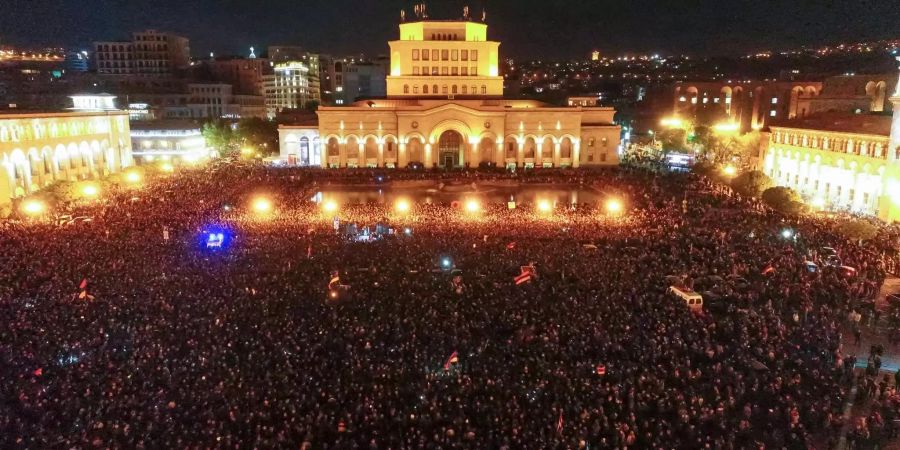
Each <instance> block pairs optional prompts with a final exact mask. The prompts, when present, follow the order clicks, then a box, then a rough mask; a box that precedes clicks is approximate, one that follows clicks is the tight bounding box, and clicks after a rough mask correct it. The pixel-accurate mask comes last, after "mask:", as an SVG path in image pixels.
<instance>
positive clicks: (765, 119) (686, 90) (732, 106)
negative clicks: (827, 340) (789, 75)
mask: <svg viewBox="0 0 900 450" xmlns="http://www.w3.org/2000/svg"><path fill="white" fill-rule="evenodd" d="M821 90H822V83H821V82H811V81H810V82H799V81H762V82H760V81H723V82H715V81H707V82H687V81H685V82H678V83H676V84H675V89H674V107H673V111H672V114H673V115H674V116H677V117H694V115H696V113H697V110H698V109H707V108H720V109H721V110H722V112H723V113H724V114H725V115H726V116H727V118H728V119H729V120H731V121H734V122H736V123H738V124H740V129H741V131H750V130H759V129H761V128H763V127H765V126H766V125H768V124H770V123H774V122H780V121H783V120H786V119H792V118H794V117H798V116H803V115H805V114H806V111H804V110H802V109H799V105H800V104H801V103H802V102H803V101H804V100H807V99H809V98H814V97H816V96H818V95H819V93H820V92H821Z"/></svg>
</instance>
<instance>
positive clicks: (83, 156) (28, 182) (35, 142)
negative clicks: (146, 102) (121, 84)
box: [0, 111, 132, 209]
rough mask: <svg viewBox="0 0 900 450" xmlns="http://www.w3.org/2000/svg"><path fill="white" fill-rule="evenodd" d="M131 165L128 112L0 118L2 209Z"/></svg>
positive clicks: (29, 114)
mask: <svg viewBox="0 0 900 450" xmlns="http://www.w3.org/2000/svg"><path fill="white" fill-rule="evenodd" d="M130 165H132V157H131V139H130V137H129V123H128V113H127V112H126V111H102V112H100V111H94V112H54V113H17V114H0V209H4V207H8V206H9V205H10V204H11V203H12V201H13V200H14V199H15V198H18V197H23V196H25V195H28V194H30V193H32V192H34V191H36V190H38V189H40V188H42V187H45V186H48V185H50V184H51V183H53V182H54V181H57V180H84V179H89V178H96V177H100V176H103V175H107V174H110V173H114V172H118V171H120V170H121V169H123V168H125V167H128V166H130Z"/></svg>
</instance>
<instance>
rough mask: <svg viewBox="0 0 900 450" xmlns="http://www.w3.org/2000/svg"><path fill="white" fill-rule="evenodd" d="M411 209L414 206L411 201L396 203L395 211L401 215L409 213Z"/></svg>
mask: <svg viewBox="0 0 900 450" xmlns="http://www.w3.org/2000/svg"><path fill="white" fill-rule="evenodd" d="M411 208H412V205H410V203H409V200H406V199H400V200H397V202H396V203H394V209H395V210H396V211H397V212H398V213H401V214H406V213H408V212H409V210H410V209H411Z"/></svg>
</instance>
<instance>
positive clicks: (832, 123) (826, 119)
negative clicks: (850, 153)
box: [772, 112, 891, 136]
mask: <svg viewBox="0 0 900 450" xmlns="http://www.w3.org/2000/svg"><path fill="white" fill-rule="evenodd" d="M772 127H776V128H777V127H784V128H800V129H805V130H821V131H833V132H838V133H856V134H871V135H877V136H890V135H891V116H890V115H885V114H851V113H839V112H824V113H819V114H814V115H811V116H807V117H803V118H799V119H792V120H787V121H783V122H779V123H774V124H772Z"/></svg>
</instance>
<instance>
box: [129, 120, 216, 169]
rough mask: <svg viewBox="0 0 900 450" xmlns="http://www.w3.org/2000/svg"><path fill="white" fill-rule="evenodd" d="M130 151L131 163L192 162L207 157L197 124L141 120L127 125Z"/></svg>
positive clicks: (200, 129) (203, 140)
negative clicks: (132, 160)
mask: <svg viewBox="0 0 900 450" xmlns="http://www.w3.org/2000/svg"><path fill="white" fill-rule="evenodd" d="M131 148H132V156H133V158H134V160H135V162H137V163H139V164H146V163H152V162H154V161H173V162H193V161H197V160H200V159H203V158H206V157H208V156H211V155H210V149H208V148H207V147H206V139H204V138H203V133H202V127H201V126H200V123H199V122H194V121H190V120H145V121H136V122H134V123H132V124H131Z"/></svg>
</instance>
